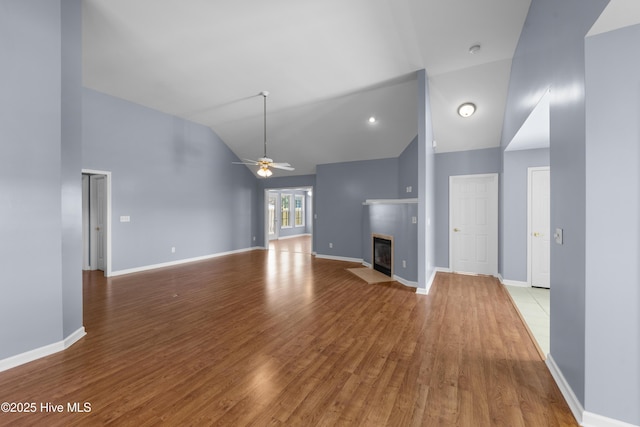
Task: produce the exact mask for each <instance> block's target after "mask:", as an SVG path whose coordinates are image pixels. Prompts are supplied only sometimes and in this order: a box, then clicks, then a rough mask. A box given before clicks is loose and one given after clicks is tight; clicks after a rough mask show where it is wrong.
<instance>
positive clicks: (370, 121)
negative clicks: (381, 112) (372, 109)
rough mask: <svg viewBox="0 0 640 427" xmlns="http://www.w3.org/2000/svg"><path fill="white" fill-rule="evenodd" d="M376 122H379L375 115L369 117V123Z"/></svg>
mask: <svg viewBox="0 0 640 427" xmlns="http://www.w3.org/2000/svg"><path fill="white" fill-rule="evenodd" d="M375 122H377V120H376V118H375V117H373V116H371V117H369V123H371V124H374V123H375Z"/></svg>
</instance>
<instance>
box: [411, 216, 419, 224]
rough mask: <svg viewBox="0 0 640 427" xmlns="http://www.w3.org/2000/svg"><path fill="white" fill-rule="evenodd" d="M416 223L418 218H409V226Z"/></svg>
mask: <svg viewBox="0 0 640 427" xmlns="http://www.w3.org/2000/svg"><path fill="white" fill-rule="evenodd" d="M417 223H418V218H417V217H415V216H412V217H411V224H417Z"/></svg>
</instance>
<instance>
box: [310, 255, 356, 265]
mask: <svg viewBox="0 0 640 427" xmlns="http://www.w3.org/2000/svg"><path fill="white" fill-rule="evenodd" d="M316 258H320V259H331V260H334V261H346V262H359V263H360V264H362V258H349V257H344V256H333V255H323V254H316Z"/></svg>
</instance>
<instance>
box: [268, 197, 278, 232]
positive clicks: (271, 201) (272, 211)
mask: <svg viewBox="0 0 640 427" xmlns="http://www.w3.org/2000/svg"><path fill="white" fill-rule="evenodd" d="M268 194H269V197H268V199H267V229H268V234H269V240H277V239H278V237H279V231H280V227H278V194H277V193H272V192H270V193H268Z"/></svg>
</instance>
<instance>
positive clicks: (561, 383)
mask: <svg viewBox="0 0 640 427" xmlns="http://www.w3.org/2000/svg"><path fill="white" fill-rule="evenodd" d="M545 363H546V364H547V368H549V372H551V376H552V377H553V379H554V380H555V382H556V384H557V385H558V388H559V389H560V393H562V396H564V399H565V400H566V401H567V404H568V405H569V409H571V412H572V413H573V416H574V418H575V419H576V421H578V424H580V425H582V414H583V413H584V408H583V407H582V404H581V403H580V401H579V400H578V398H577V397H576V395H575V393H574V392H573V390H572V389H571V386H570V385H569V383H568V382H567V380H566V379H565V378H564V375H562V371H561V370H560V368H559V367H558V365H556V362H555V360H553V357H552V356H551V354H547V360H546V361H545Z"/></svg>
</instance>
